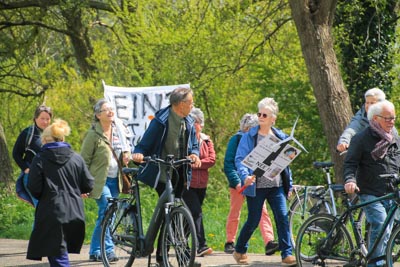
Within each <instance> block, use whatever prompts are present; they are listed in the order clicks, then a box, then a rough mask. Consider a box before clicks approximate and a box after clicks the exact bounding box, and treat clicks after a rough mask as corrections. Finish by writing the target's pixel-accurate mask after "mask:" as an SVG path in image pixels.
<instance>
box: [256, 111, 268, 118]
mask: <svg viewBox="0 0 400 267" xmlns="http://www.w3.org/2000/svg"><path fill="white" fill-rule="evenodd" d="M261 116H262V117H263V118H264V119H265V118H268V114H266V113H260V112H258V113H257V117H259V118H261Z"/></svg>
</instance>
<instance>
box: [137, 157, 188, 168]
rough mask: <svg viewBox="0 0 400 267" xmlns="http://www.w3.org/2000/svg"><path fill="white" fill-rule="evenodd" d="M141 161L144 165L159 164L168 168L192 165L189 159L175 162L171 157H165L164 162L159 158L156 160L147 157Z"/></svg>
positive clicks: (155, 158)
mask: <svg viewBox="0 0 400 267" xmlns="http://www.w3.org/2000/svg"><path fill="white" fill-rule="evenodd" d="M143 161H144V162H146V164H149V163H160V164H161V165H164V166H170V167H178V166H181V165H184V164H192V163H194V161H193V160H192V159H191V158H183V159H178V160H175V159H174V156H173V155H167V157H166V159H165V160H163V159H161V158H157V157H156V156H147V157H144V158H143Z"/></svg>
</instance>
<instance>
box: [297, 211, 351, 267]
mask: <svg viewBox="0 0 400 267" xmlns="http://www.w3.org/2000/svg"><path fill="white" fill-rule="evenodd" d="M335 220H336V218H335V217H334V216H333V215H330V214H316V215H313V216H311V217H310V218H308V219H307V220H306V221H305V222H304V224H303V225H302V226H301V228H300V230H299V233H298V236H297V239H296V253H295V254H296V260H297V266H298V267H302V266H326V267H328V266H342V265H344V264H345V263H346V262H349V261H350V260H351V253H352V251H353V249H354V245H353V241H352V239H351V234H350V233H349V231H348V230H347V229H346V226H345V225H340V226H339V227H338V228H337V230H334V232H333V233H334V234H333V235H331V236H329V238H328V237H327V235H328V233H329V232H330V231H331V229H332V225H333V223H334V222H335ZM325 242H329V244H330V246H328V247H323V246H322V245H323V244H325Z"/></svg>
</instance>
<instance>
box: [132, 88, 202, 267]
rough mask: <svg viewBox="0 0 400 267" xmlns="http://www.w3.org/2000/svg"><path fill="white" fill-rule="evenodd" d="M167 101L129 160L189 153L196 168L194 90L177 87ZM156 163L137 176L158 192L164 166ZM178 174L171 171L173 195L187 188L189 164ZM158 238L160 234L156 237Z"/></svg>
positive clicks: (163, 173) (197, 151) (139, 160)
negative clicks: (193, 111) (193, 114)
mask: <svg viewBox="0 0 400 267" xmlns="http://www.w3.org/2000/svg"><path fill="white" fill-rule="evenodd" d="M169 102H170V105H169V106H168V107H166V108H163V109H161V110H159V111H157V112H156V114H155V117H154V119H153V120H152V121H151V122H150V125H149V127H148V128H147V130H146V131H145V133H144V135H143V137H142V139H141V140H140V142H139V144H138V145H137V146H136V147H135V149H134V152H133V155H132V160H133V161H135V162H138V163H141V162H143V158H144V157H145V156H153V155H156V156H157V157H160V158H165V157H166V156H167V155H175V158H177V159H180V158H184V157H190V158H191V159H192V161H193V164H192V166H193V167H197V168H199V167H200V166H201V161H200V158H199V144H198V141H197V138H196V130H195V128H194V119H193V118H192V117H191V116H189V114H190V111H191V110H192V108H193V106H194V101H193V92H192V90H191V89H190V88H184V87H179V88H176V89H175V90H173V91H172V92H171V94H170V97H169ZM163 167H164V166H161V168H160V169H159V168H158V166H157V165H153V164H151V165H148V166H147V167H146V168H141V170H140V171H139V174H138V179H139V180H141V181H142V182H144V183H145V184H147V185H149V186H151V187H153V188H155V189H156V191H157V193H158V196H161V194H162V193H163V192H164V190H165V180H166V169H165V168H163ZM178 172H179V175H175V173H173V174H172V183H173V185H176V188H175V196H177V197H178V198H180V197H181V195H182V192H183V190H185V188H186V189H188V188H189V185H190V180H191V175H192V173H191V168H190V166H189V168H188V167H187V166H186V165H183V166H181V167H180V168H179V169H178ZM160 240H161V238H159V241H160ZM156 260H157V262H158V263H159V264H162V257H161V245H160V242H158V245H157V253H156Z"/></svg>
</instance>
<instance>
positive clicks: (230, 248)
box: [224, 242, 235, 254]
mask: <svg viewBox="0 0 400 267" xmlns="http://www.w3.org/2000/svg"><path fill="white" fill-rule="evenodd" d="M234 251H235V244H234V243H233V242H226V243H225V248H224V252H225V253H228V254H232V253H233V252H234Z"/></svg>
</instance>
